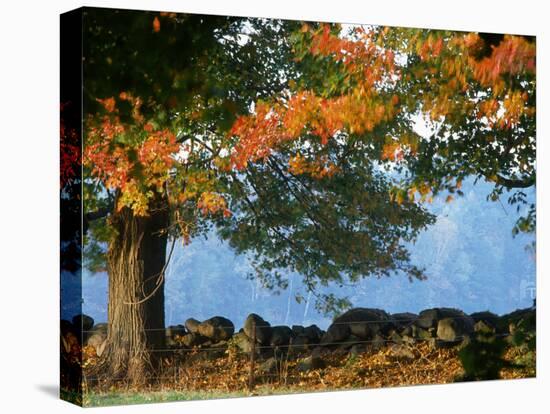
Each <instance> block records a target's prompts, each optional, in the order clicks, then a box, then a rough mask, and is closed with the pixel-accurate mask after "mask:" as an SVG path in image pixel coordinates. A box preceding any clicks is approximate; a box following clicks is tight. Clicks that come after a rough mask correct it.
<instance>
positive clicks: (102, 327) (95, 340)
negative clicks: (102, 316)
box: [86, 323, 108, 357]
mask: <svg viewBox="0 0 550 414" xmlns="http://www.w3.org/2000/svg"><path fill="white" fill-rule="evenodd" d="M107 329H108V324H106V323H98V324H97V325H95V326H94V327H93V328H92V329H91V330H90V332H89V335H88V338H87V340H86V345H88V346H91V347H93V348H94V349H95V352H96V354H97V356H99V357H100V356H101V355H102V354H103V351H104V350H105V346H106V344H107Z"/></svg>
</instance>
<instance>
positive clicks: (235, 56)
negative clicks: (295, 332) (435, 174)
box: [83, 9, 434, 309]
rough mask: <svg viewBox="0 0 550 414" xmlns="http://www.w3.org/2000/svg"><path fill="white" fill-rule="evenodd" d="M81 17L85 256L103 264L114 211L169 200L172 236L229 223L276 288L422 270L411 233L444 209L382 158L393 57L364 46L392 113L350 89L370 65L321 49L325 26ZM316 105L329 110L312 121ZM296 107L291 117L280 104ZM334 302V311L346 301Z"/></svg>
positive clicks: (187, 236)
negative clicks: (410, 246)
mask: <svg viewBox="0 0 550 414" xmlns="http://www.w3.org/2000/svg"><path fill="white" fill-rule="evenodd" d="M84 21H85V29H84V30H85V34H86V37H85V39H86V41H85V44H84V79H85V84H84V94H85V97H84V108H85V114H86V118H85V134H84V155H83V166H84V177H85V180H84V203H85V204H84V205H85V209H86V211H85V222H86V225H87V226H89V232H88V234H87V236H86V248H87V249H88V254H87V256H86V257H87V258H88V260H89V262H88V263H87V264H88V265H89V266H91V267H95V268H96V269H97V268H99V267H100V266H102V261H101V260H97V261H96V260H95V259H97V258H101V256H102V252H103V250H102V249H101V248H100V247H98V244H97V242H108V241H109V240H110V238H111V237H112V231H113V229H112V227H111V226H109V217H110V215H112V214H113V213H115V212H118V211H122V210H124V209H127V210H130V211H131V212H132V214H133V215H134V216H143V217H146V216H147V215H149V214H151V212H152V209H156V208H159V207H158V200H159V197H160V198H161V199H162V200H164V201H163V205H164V206H165V208H167V209H168V210H169V212H170V220H169V223H168V225H167V226H166V229H165V230H164V231H165V232H167V233H168V234H170V235H171V236H173V237H174V238H175V237H180V238H181V239H182V240H183V241H184V242H185V243H187V242H189V241H190V240H191V238H192V237H194V236H196V235H198V234H200V233H202V232H203V231H204V230H205V229H207V228H209V227H210V226H212V225H215V226H217V227H218V228H219V230H220V234H221V235H222V236H223V237H225V238H227V239H229V240H230V243H231V245H232V246H233V247H235V248H236V249H237V251H239V252H252V253H253V254H254V257H255V266H256V268H257V275H258V276H260V277H262V280H264V281H265V283H266V285H268V286H272V285H275V284H277V285H279V286H280V285H282V284H283V285H284V281H283V280H281V278H280V275H279V270H280V269H284V268H287V269H291V270H295V271H297V272H299V273H301V274H302V275H303V276H304V281H305V283H306V286H307V287H308V288H310V289H311V290H314V288H315V286H316V284H317V283H322V284H326V283H329V282H332V281H334V282H337V283H343V282H344V281H346V280H348V279H349V280H351V281H354V280H357V279H358V278H359V277H365V276H371V275H374V276H385V275H390V274H392V273H394V272H397V271H403V272H404V273H405V274H407V275H408V276H409V277H410V278H420V279H421V278H423V277H424V275H423V272H422V269H419V268H417V267H415V266H414V265H413V264H411V263H409V254H408V251H407V249H406V248H405V247H404V243H406V242H408V241H411V240H414V238H415V237H416V236H417V234H418V232H419V231H420V230H422V229H423V228H425V227H426V226H427V225H429V224H430V223H432V222H433V220H434V218H433V216H431V215H430V214H428V213H427V212H426V211H425V210H424V209H423V208H422V206H421V205H419V204H418V203H417V202H416V201H415V200H413V199H400V198H399V197H396V196H395V194H394V193H392V186H393V184H392V181H393V179H392V178H391V176H388V174H387V173H386V172H384V171H383V169H381V168H380V165H381V164H380V157H379V156H377V155H376V150H377V149H381V148H382V147H383V143H375V144H374V145H373V143H374V142H376V140H373V139H372V137H371V135H373V134H372V132H373V131H376V135H377V136H378V135H380V136H381V135H387V134H388V133H389V132H390V131H393V130H395V122H396V118H395V116H394V113H393V112H394V109H393V108H396V107H397V106H398V105H399V101H398V99H396V98H395V92H394V91H389V92H388V91H386V90H385V88H381V87H379V83H380V82H381V81H382V80H383V79H385V77H386V76H387V71H390V70H393V69H392V68H393V67H394V66H395V64H394V62H393V57H392V55H391V53H390V52H388V51H385V50H380V51H376V52H368V53H369V54H372V56H374V57H375V59H376V62H377V65H379V68H378V69H376V70H375V71H374V72H375V73H374V74H373V75H372V76H369V78H368V79H367V80H361V82H364V85H363V87H362V88H359V90H363V91H365V92H364V93H365V94H367V95H369V96H371V97H373V99H374V100H376V102H379V103H380V104H381V105H383V107H384V108H386V109H384V110H380V109H376V110H374V111H371V110H370V108H372V107H373V106H372V104H369V105H370V106H365V105H363V102H362V101H361V99H362V95H357V96H352V95H349V96H348V95H345V94H343V93H342V92H343V91H344V89H343V88H344V87H345V86H346V85H348V86H350V85H354V84H358V83H359V80H358V79H359V72H357V73H356V74H354V75H352V76H351V75H350V76H348V78H347V79H346V74H345V73H344V74H343V75H342V73H340V71H339V70H340V69H341V66H342V65H343V63H342V62H338V61H333V60H332V58H329V57H328V55H327V56H323V53H325V54H326V52H322V51H319V52H317V51H315V52H314V53H309V49H307V50H306V48H305V42H306V40H307V39H308V36H309V37H311V39H310V40H312V41H314V40H315V37H312V30H314V29H311V30H310V28H309V26H302V24H301V23H299V22H288V21H279V20H266V19H250V18H227V17H216V16H195V15H184V14H175V13H145V12H132V11H109V12H108V13H106V12H105V10H102V9H89V10H87V11H86V18H85V20H84ZM314 26H315V27H316V25H314ZM325 27H326V26H319V28H318V29H315V30H322V31H323V33H326V29H325ZM335 27H336V26H335ZM306 29H307V30H306ZM334 30H335V29H334ZM365 33H367V31H365ZM334 39H337V38H336V37H334ZM350 44H351V43H350ZM320 46H323V44H320ZM356 48H357V49H359V48H360V46H356ZM300 55H302V56H301V57H300ZM306 55H307V56H306ZM319 59H321V60H323V59H324V62H320V61H319ZM323 68H327V70H329V72H328V74H327V73H325V74H324V75H323V72H322V69H323ZM357 70H358V69H357ZM339 77H341V78H342V79H341V80H340V81H339V84H338V85H336V86H335V87H329V88H328V89H324V88H326V86H327V85H325V83H324V82H326V81H328V80H330V79H334V78H339ZM323 78H325V81H323V80H322V79H323ZM309 85H311V86H312V92H308V91H305V92H298V91H299V89H300V88H303V87H307V86H309ZM293 92H297V93H296V94H295V95H294V96H291V97H290V98H288V99H287V100H286V101H285V99H284V97H285V96H288V95H289V94H292V93H293ZM323 93H324V94H325V95H326V97H321V95H322V94H323ZM337 93H340V94H341V96H340V97H339V98H337V97H336V95H337ZM331 96H332V97H331ZM327 102H329V104H328V106H327V105H326V103H327ZM330 102H332V103H330ZM316 105H321V106H322V107H323V108H325V109H324V111H325V113H324V114H325V115H327V116H326V117H324V116H320V115H318V116H317V119H318V122H317V124H314V123H313V124H312V122H311V117H312V116H313V114H314V113H315V106H316ZM287 108H290V109H288V113H289V114H291V115H289V116H288V117H287V118H288V119H287V120H286V121H287V124H285V125H284V128H283V125H282V124H281V123H279V122H278V121H279V118H278V116H277V113H278V111H279V110H284V111H287ZM350 111H351V112H350ZM262 117H263V118H262ZM338 117H343V118H342V119H338ZM346 117H347V118H346ZM329 118H334V119H332V120H331V121H330V122H332V124H330V125H328V124H326V123H325V121H327V120H328V119H329ZM353 118H355V119H356V120H355V121H353V122H355V124H356V128H355V129H354V130H353V131H351V133H348V132H346V131H345V129H344V128H343V126H344V124H345V125H348V124H350V122H351V120H352V119H353ZM306 124H308V125H309V124H311V125H313V128H312V129H309V128H306V127H305V125H306ZM283 129H284V131H283ZM281 131H283V133H280V132H281ZM283 141H284V142H283ZM283 143H284V145H283ZM93 253H96V254H93ZM322 299H323V301H322V302H323V303H324V305H325V306H326V307H327V309H328V308H332V307H334V306H337V305H342V302H340V301H338V300H337V299H336V298H327V297H325V298H322Z"/></svg>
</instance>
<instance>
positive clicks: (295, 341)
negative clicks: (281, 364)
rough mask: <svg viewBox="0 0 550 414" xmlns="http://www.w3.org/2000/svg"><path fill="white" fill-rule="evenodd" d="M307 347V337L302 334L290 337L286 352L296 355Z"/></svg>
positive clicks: (306, 349) (307, 348)
mask: <svg viewBox="0 0 550 414" xmlns="http://www.w3.org/2000/svg"><path fill="white" fill-rule="evenodd" d="M309 349H310V346H309V339H308V338H307V337H306V336H304V335H298V336H295V337H294V338H291V340H290V345H289V347H288V353H289V354H292V355H296V354H300V353H302V352H305V351H308V350H309Z"/></svg>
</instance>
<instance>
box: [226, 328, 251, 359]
mask: <svg viewBox="0 0 550 414" xmlns="http://www.w3.org/2000/svg"><path fill="white" fill-rule="evenodd" d="M231 342H232V343H233V344H234V345H235V346H236V347H237V350H238V351H239V352H243V353H246V354H249V353H250V352H251V351H252V344H251V343H250V342H251V341H250V338H249V337H248V336H246V334H245V333H244V332H237V333H236V334H235V335H233V338H231Z"/></svg>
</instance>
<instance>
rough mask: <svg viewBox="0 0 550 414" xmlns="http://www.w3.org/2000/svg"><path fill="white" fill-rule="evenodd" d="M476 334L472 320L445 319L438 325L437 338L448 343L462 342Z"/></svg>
mask: <svg viewBox="0 0 550 414" xmlns="http://www.w3.org/2000/svg"><path fill="white" fill-rule="evenodd" d="M473 332H474V320H473V319H472V318H470V317H469V316H468V317H464V318H443V319H441V320H440V321H439V322H438V323H437V338H438V339H440V340H442V341H446V342H453V343H455V342H460V341H462V340H463V339H464V338H465V337H468V336H470V335H471V334H472V333H473Z"/></svg>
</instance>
